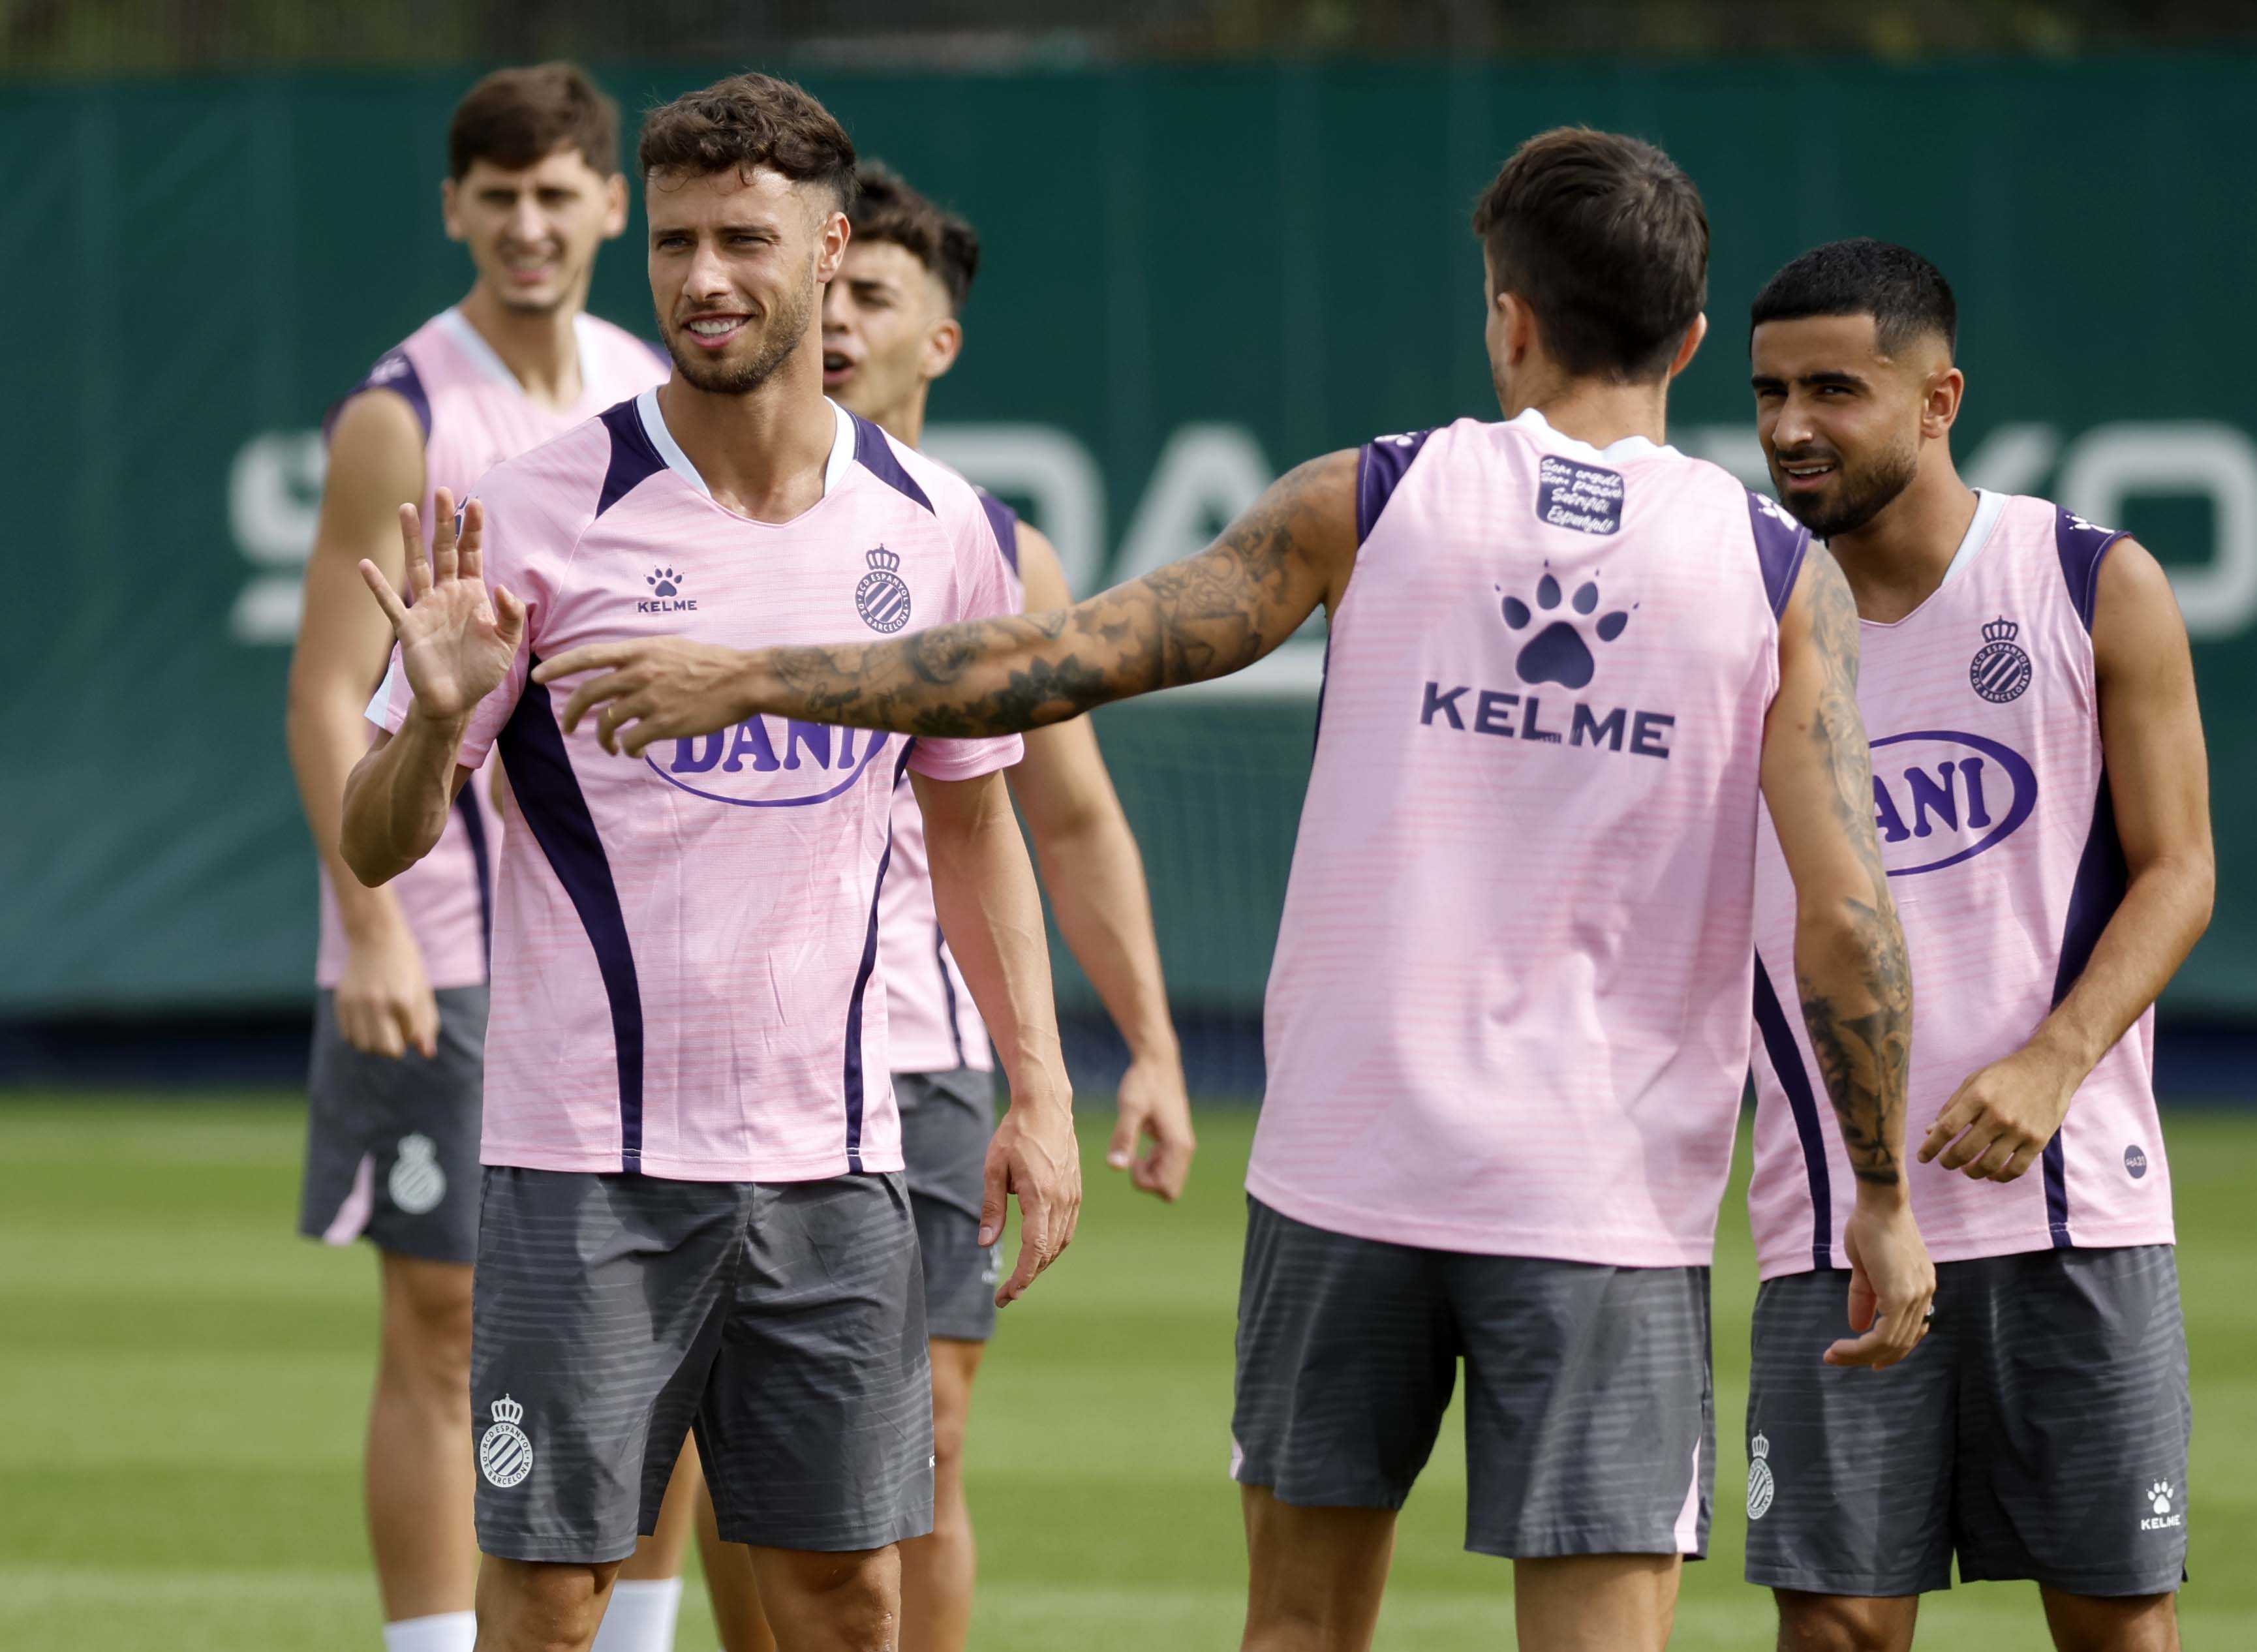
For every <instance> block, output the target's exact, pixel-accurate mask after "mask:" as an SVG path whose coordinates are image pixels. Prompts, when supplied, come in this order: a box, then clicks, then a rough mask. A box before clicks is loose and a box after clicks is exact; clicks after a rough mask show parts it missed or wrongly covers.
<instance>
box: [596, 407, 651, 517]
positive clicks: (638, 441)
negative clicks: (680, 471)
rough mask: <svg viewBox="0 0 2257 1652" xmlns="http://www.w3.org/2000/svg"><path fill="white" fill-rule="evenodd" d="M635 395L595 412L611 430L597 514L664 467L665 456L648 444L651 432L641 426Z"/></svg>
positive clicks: (601, 513) (597, 503)
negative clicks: (609, 446) (608, 458)
mask: <svg viewBox="0 0 2257 1652" xmlns="http://www.w3.org/2000/svg"><path fill="white" fill-rule="evenodd" d="M596 417H597V418H598V420H601V421H602V424H603V427H604V428H605V429H606V430H608V431H610V432H611V433H612V462H611V463H610V464H609V465H608V466H606V467H605V470H604V489H603V491H602V492H600V493H598V495H597V496H596V514H597V515H598V516H601V515H603V513H604V512H606V511H608V510H610V509H611V508H612V506H613V505H617V504H618V503H619V501H620V500H621V499H624V498H626V497H627V495H628V494H630V493H632V492H633V491H635V489H637V488H638V487H640V486H641V485H642V484H644V483H645V482H647V481H648V480H649V479H650V478H651V477H654V476H656V475H657V474H658V473H659V472H660V471H662V470H663V469H666V461H665V459H663V458H662V457H661V456H660V454H659V451H658V449H657V448H655V447H654V446H653V445H652V444H651V440H650V432H649V431H647V430H645V429H644V428H643V427H642V413H641V410H640V409H639V408H638V407H636V406H635V398H634V397H632V396H630V397H628V398H627V399H626V400H625V401H623V402H621V403H619V405H618V406H615V407H606V408H605V409H604V411H603V412H601V413H598V414H597V415H596Z"/></svg>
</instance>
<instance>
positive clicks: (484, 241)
mask: <svg viewBox="0 0 2257 1652" xmlns="http://www.w3.org/2000/svg"><path fill="white" fill-rule="evenodd" d="M442 205H443V208H444V210H445V214H446V222H447V234H448V236H449V237H450V238H452V239H454V240H456V241H459V242H461V243H462V244H463V245H464V246H466V247H467V248H469V249H470V254H471V263H473V264H474V265H477V266H478V279H479V281H480V282H481V283H482V284H483V285H484V286H485V287H486V288H487V289H488V290H489V291H491V292H492V293H493V295H494V296H495V298H497V299H498V300H500V302H501V303H502V305H503V306H504V307H506V308H508V309H513V310H520V311H523V312H526V313H527V314H549V313H551V312H553V311H555V310H556V309H557V308H559V307H562V306H565V305H575V306H577V305H578V304H580V303H582V302H584V300H586V297H587V292H588V277H589V274H590V272H591V271H592V270H593V269H594V268H595V264H596V251H597V249H598V248H599V247H600V246H602V245H603V244H604V243H605V242H606V241H608V240H610V239H611V238H612V237H613V236H616V235H618V234H619V232H620V231H621V230H622V229H626V222H627V195H626V182H625V180H621V179H619V178H616V177H612V178H606V177H605V176H604V175H603V174H602V173H599V172H598V171H597V170H596V169H595V168H594V167H593V166H590V165H589V164H588V161H587V158H586V157H585V156H584V155H582V154H581V153H580V152H579V151H578V150H577V149H576V148H573V147H571V146H570V145H566V146H564V147H562V148H560V149H556V150H554V151H552V152H550V153H549V154H548V155H547V156H545V157H543V158H542V159H540V160H539V161H536V162H535V163H534V165H532V166H527V167H525V168H523V169H521V170H512V169H511V168H509V167H506V166H498V165H496V164H495V163H494V162H492V161H491V160H474V161H472V162H471V165H470V167H469V169H468V170H467V171H465V172H464V173H463V175H462V176H461V177H460V178H456V179H449V180H448V181H447V183H446V185H445V186H444V188H443V191H442Z"/></svg>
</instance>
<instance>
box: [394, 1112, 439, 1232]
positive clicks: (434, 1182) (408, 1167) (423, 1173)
mask: <svg viewBox="0 0 2257 1652" xmlns="http://www.w3.org/2000/svg"><path fill="white" fill-rule="evenodd" d="M384 1184H385V1188H386V1190H387V1191H388V1192H390V1194H391V1195H392V1202H393V1204H395V1205H397V1206H398V1207H399V1208H400V1211H402V1212H403V1213H404V1214H406V1215H408V1216H422V1215H424V1214H426V1213H427V1212H428V1211H435V1210H437V1209H438V1208H439V1201H440V1200H442V1199H443V1198H445V1197H447V1173H446V1172H445V1171H444V1170H442V1169H441V1168H439V1150H438V1148H437V1147H434V1146H433V1145H432V1143H431V1138H430V1137H428V1136H427V1135H424V1134H421V1133H420V1132H419V1133H416V1134H414V1135H412V1136H402V1137H400V1156H399V1157H398V1158H396V1159H394V1160H393V1161H392V1174H391V1175H388V1176H386V1178H385V1183H384Z"/></svg>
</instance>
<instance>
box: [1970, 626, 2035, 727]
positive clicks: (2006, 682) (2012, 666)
mask: <svg viewBox="0 0 2257 1652" xmlns="http://www.w3.org/2000/svg"><path fill="white" fill-rule="evenodd" d="M2020 630H2021V627H2020V625H2016V624H2015V623H2014V622H2013V620H2011V619H2008V618H2006V616H2005V615H2003V614H2002V615H2000V616H1999V618H1996V619H1994V620H1992V622H1991V623H1990V624H1989V625H1985V626H1984V627H1983V646H1981V647H1980V648H1978V649H1977V650H1976V651H1975V660H1974V662H1973V663H1972V664H1971V665H1970V666H1969V667H1967V681H1970V683H1972V684H1974V685H1975V692H1976V693H1978V694H1979V695H1982V696H1983V697H1984V698H1985V700H1988V701H1989V702H1991V703H1992V705H2004V704H2006V702H2008V701H2009V700H2019V699H2020V698H2021V697H2022V690H2023V689H2025V688H2028V687H2029V686H2030V657H2029V655H2027V654H2026V653H2023V652H2022V649H2021V645H2020V644H2019V643H2017V642H2016V641H2015V640H2014V637H2015V634H2016V633H2017V632H2020Z"/></svg>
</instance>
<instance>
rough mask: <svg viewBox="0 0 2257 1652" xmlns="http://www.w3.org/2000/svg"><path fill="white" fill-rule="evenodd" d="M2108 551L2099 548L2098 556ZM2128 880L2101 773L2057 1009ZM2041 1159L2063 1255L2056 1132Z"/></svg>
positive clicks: (2064, 1211) (2064, 1214) (2064, 1204)
mask: <svg viewBox="0 0 2257 1652" xmlns="http://www.w3.org/2000/svg"><path fill="white" fill-rule="evenodd" d="M2122 537H2123V535H2121V534H2120V533H2119V534H2117V535H2115V536H2114V538H2115V539H2121V538H2122ZM2110 542H2111V543H2113V540H2111V541H2110ZM2107 548H2108V547H2107V546H2106V545H2103V546H2101V547H2100V549H2101V550H2102V551H2105V550H2106V549H2107ZM2095 566H2096V567H2097V566H2098V562H2097V561H2096V563H2095ZM2071 589H2074V587H2072V588H2071ZM2131 880H2132V879H2131V869H2130V867H2129V866H2127V865H2126V864H2125V860H2124V844H2123V842H2122V840H2121V839H2120V838H2119V837H2117V835H2116V805H2115V801H2114V800H2113V799H2112V798H2111V797H2110V796H2109V794H2108V771H2107V770H2106V769H2105V768H2103V769H2102V770H2101V772H2100V785H2099V787H2098V795H2096V796H2095V797H2094V799H2093V803H2092V830H2091V831H2089V832H2088V833H2086V834H2085V838H2084V854H2082V855H2080V856H2079V857H2078V858H2077V880H2076V881H2075V882H2074V883H2072V884H2071V885H2070V890H2069V917H2068V920H2067V921H2066V922H2064V923H2063V924H2062V935H2061V963H2060V964H2059V965H2058V967H2057V968H2056V969H2055V971H2054V978H2053V1002H2054V1007H2055V1008H2056V1009H2058V1008H2060V1007H2061V1001H2062V999H2065V998H2067V997H2068V996H2069V993H2070V988H2071V987H2073V986H2075V985H2077V978H2078V977H2079V976H2081V975H2083V974H2084V966H2085V965H2086V964H2090V963H2091V962H2092V949H2093V948H2094V947H2096V946H2098V945H2099V943H2100V934H2101V931H2102V930H2104V929H2105V928H2107V927H2108V921H2109V920H2110V919H2111V918H2112V917H2114V916H2115V915H2116V908H2117V907H2119V906H2121V905H2123V903H2124V891H2125V890H2126V888H2127V887H2128V886H2130V884H2131ZM2044 1159H2045V1190H2046V1225H2047V1226H2048V1228H2050V1229H2051V1230H2052V1232H2053V1243H2054V1248H2055V1249H2056V1250H2067V1249H2069V1248H2070V1246H2073V1245H2074V1244H2075V1243H2076V1241H2075V1240H2074V1239H2070V1236H2069V1177H2068V1166H2067V1164H2066V1163H2065V1161H2063V1158H2062V1147H2061V1132H2059V1131H2055V1133H2054V1138H2053V1140H2050V1141H2048V1142H2047V1143H2046V1146H2045V1154H2044Z"/></svg>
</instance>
